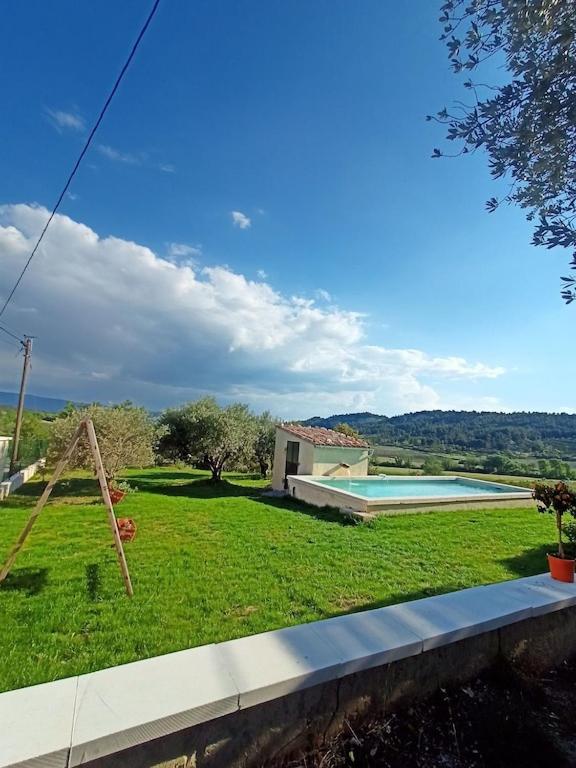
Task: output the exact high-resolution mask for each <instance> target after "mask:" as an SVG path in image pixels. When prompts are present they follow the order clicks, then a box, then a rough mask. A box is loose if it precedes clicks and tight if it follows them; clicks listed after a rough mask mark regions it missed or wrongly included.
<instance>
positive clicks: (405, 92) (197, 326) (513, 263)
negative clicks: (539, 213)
mask: <svg viewBox="0 0 576 768" xmlns="http://www.w3.org/2000/svg"><path fill="white" fill-rule="evenodd" d="M3 11H4V18H5V20H7V21H8V22H9V23H5V24H4V25H3V27H2V30H1V31H0V45H1V50H2V58H3V64H2V67H1V70H0V80H1V87H2V96H3V107H4V110H3V114H4V119H3V120H2V121H1V122H0V164H1V168H2V173H1V174H0V204H2V205H3V206H4V208H3V209H2V216H1V217H0V225H2V228H1V229H0V294H2V295H5V293H6V291H7V290H8V288H9V287H10V283H11V281H12V280H13V278H14V277H15V276H16V274H17V272H18V267H19V266H21V264H22V263H23V260H24V258H25V255H26V249H27V248H28V247H29V245H30V243H31V242H33V237H34V234H35V232H37V231H38V228H39V227H41V225H42V222H43V220H44V218H43V217H45V215H46V214H45V212H44V211H43V207H48V208H49V207H50V206H51V205H52V204H53V201H54V199H55V197H56V195H57V192H58V190H59V188H60V186H61V184H62V181H63V178H64V177H65V175H66V173H67V171H68V169H69V167H70V166H71V164H72V162H73V161H74V159H75V157H76V155H77V153H78V151H79V148H80V147H81V145H82V141H83V139H84V138H85V135H86V127H87V126H89V125H90V124H91V122H92V121H93V120H94V117H95V115H96V114H97V112H98V110H99V108H100V106H101V104H102V102H103V99H104V97H105V95H106V93H107V90H108V89H109V87H110V85H111V83H112V82H113V80H114V78H115V76H116V74H117V72H118V70H119V67H120V66H121V64H122V62H123V59H124V58H125V56H126V54H127V50H128V48H129V45H130V44H131V42H132V41H133V39H134V37H135V34H136V31H137V29H138V28H139V26H140V24H141V23H142V21H143V18H144V16H145V13H146V11H147V4H146V3H144V2H142V0H138V1H136V0H125V1H124V2H122V3H117V2H111V1H110V0H101V2H99V3H77V2H73V1H72V0H60V2H59V3H57V4H53V3H45V2H41V1H40V0H29V2H27V3H25V4H24V3H20V2H16V0H7V1H6V2H5V4H4V6H3ZM437 15H438V13H437V4H436V3H434V2H430V0H414V2H412V3H410V7H409V10H408V9H407V6H406V5H405V4H392V3H383V2H382V1H381V0H361V2H358V3H350V2H349V1H348V0H326V1H321V0H315V1H314V2H309V0H306V2H304V0H291V2H290V3H281V2H276V1H273V2H264V1H260V0H252V1H251V2H249V1H248V0H240V1H239V2H230V0H226V2H224V0H210V1H208V0H198V1H195V2H187V1H185V0H164V2H162V3H161V6H160V10H159V12H158V15H157V17H156V19H155V20H154V22H153V25H152V27H151V28H150V30H149V33H148V35H147V37H146V38H145V40H144V42H143V44H142V47H141V49H140V51H139V53H138V55H137V58H136V60H135V61H134V63H133V66H132V68H131V70H130V71H129V73H128V76H127V78H126V80H125V81H124V82H123V84H122V86H121V89H120V91H119V93H118V95H117V98H116V100H115V101H114V103H113V105H112V108H111V110H110V112H109V113H108V115H107V117H106V119H105V122H104V123H103V125H102V127H101V129H100V132H99V133H98V135H97V137H96V140H95V144H94V147H93V149H92V150H91V152H90V154H89V156H88V157H87V158H86V161H85V164H84V166H83V167H82V169H81V171H80V173H79V175H78V177H77V179H76V181H75V183H74V186H73V188H72V190H71V191H72V194H71V196H69V197H68V198H67V199H66V201H65V204H64V206H63V208H62V209H61V213H62V214H64V215H65V216H66V217H69V219H68V218H63V219H61V220H60V221H59V222H56V224H57V226H55V228H54V231H53V232H52V234H51V237H50V238H49V239H48V240H47V242H46V246H45V248H44V249H43V251H42V253H41V254H40V256H39V258H38V260H37V262H35V263H34V265H33V267H32V269H31V271H30V274H29V276H27V278H26V281H25V283H24V284H23V287H22V290H21V291H19V292H18V294H17V296H16V300H15V302H14V305H13V306H11V308H10V310H9V311H8V312H7V314H6V315H5V317H4V320H5V322H6V324H8V325H9V326H10V327H12V328H14V329H16V330H18V331H19V332H27V333H35V334H36V335H37V336H38V337H39V338H38V341H37V343H36V350H35V369H34V374H33V379H32V382H31V384H30V389H31V391H34V392H36V393H38V394H46V395H54V396H63V397H75V398H81V399H92V398H97V399H100V400H103V401H107V400H115V399H125V398H132V399H134V400H136V401H139V402H143V403H145V404H147V405H150V406H152V407H162V406H164V405H168V404H171V403H175V402H181V401H182V400H185V399H188V398H192V397H195V396H198V395H200V394H205V393H207V392H211V393H214V394H215V395H217V396H218V397H219V398H220V399H221V400H223V401H226V400H230V399H237V398H239V399H244V400H247V401H249V402H250V403H251V404H252V405H253V406H254V407H255V408H256V409H258V410H260V409H261V408H264V407H269V408H271V409H272V410H274V411H275V412H276V413H278V414H279V415H282V416H294V417H305V416H309V415H313V414H321V415H322V414H328V413H331V412H334V411H337V412H338V411H342V412H345V411H349V410H356V409H364V408H366V409H369V410H374V411H376V412H384V413H389V414H391V413H397V412H402V411H405V410H412V409H420V408H428V407H440V408H450V407H458V408H459V407H463V408H468V409H470V408H490V409H506V410H510V409H522V410H560V409H570V408H572V407H573V406H572V403H573V399H572V396H571V393H572V389H573V387H572V384H571V380H572V378H573V375H574V373H575V370H574V369H575V365H574V363H572V362H570V361H568V362H567V363H564V362H563V358H564V357H565V356H566V351H567V350H568V349H569V341H571V339H569V334H570V333H571V331H572V326H573V312H574V310H572V309H571V308H566V307H565V306H564V305H563V303H562V302H561V300H560V298H559V275H560V274H562V273H564V272H565V269H566V267H565V263H566V261H567V260H568V254H566V253H562V252H561V251H559V252H548V251H545V250H541V249H540V250H539V249H535V248H533V247H532V246H530V237H531V229H530V225H529V224H527V223H526V222H525V221H524V219H523V215H522V213H521V212H520V211H519V210H516V209H507V210H501V211H498V212H497V213H496V214H493V215H488V214H487V213H485V212H484V202H485V200H486V199H487V198H488V197H491V196H492V195H494V194H497V193H498V187H497V185H496V184H495V183H494V182H493V181H492V180H491V179H490V177H489V175H488V171H487V164H486V160H485V157H484V156H481V155H478V156H476V157H468V158H461V159H457V160H448V159H446V160H432V159H431V158H430V154H431V150H432V148H433V147H434V146H442V144H443V136H442V131H441V129H440V128H439V127H438V126H434V125H433V124H430V123H427V122H425V115H426V114H427V113H430V112H434V111H437V110H438V109H440V108H441V107H443V106H444V105H446V104H450V103H451V102H452V101H453V100H454V99H458V98H463V97H465V93H464V92H463V89H462V88H461V84H460V80H459V79H458V78H457V77H455V76H454V75H453V74H452V73H451V72H450V70H449V66H448V62H447V58H446V54H445V50H444V48H443V45H442V44H441V43H440V42H439V41H438V35H439V31H440V29H439V24H438V22H437ZM14 206H17V207H14ZM18 206H19V207H18ZM31 206H35V207H31ZM234 212H236V213H234ZM2 233H3V235H4V237H3V238H2V236H1V235H2ZM98 238H100V240H98ZM89 241H90V243H91V245H90V246H89V247H88V245H86V244H87V242H89ZM79 243H80V245H79ZM129 243H132V244H134V245H133V247H132V249H131V248H130V247H128V244H129ZM84 246H86V248H84ZM138 249H140V250H138ZM146 249H150V250H146ZM154 260H156V261H154ZM173 267H174V268H173ZM158 270H160V272H161V273H162V275H163V279H162V280H158V279H157V273H158ZM79 317H81V319H79ZM1 349H2V351H1V352H0V354H1V355H3V357H2V358H0V364H1V370H0V387H2V388H3V389H14V387H15V382H16V381H17V374H18V361H17V360H15V359H14V357H13V353H11V351H10V349H9V348H8V347H7V346H6V345H4V344H3V345H1ZM559 361H562V365H563V371H562V375H558V374H557V373H556V370H557V366H558V362H559Z"/></svg>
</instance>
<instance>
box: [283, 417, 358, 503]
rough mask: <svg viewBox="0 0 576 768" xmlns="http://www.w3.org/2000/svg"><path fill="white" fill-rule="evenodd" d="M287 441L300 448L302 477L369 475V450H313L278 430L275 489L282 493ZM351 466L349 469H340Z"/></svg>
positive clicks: (299, 471) (300, 440) (305, 441)
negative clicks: (344, 465)
mask: <svg viewBox="0 0 576 768" xmlns="http://www.w3.org/2000/svg"><path fill="white" fill-rule="evenodd" d="M288 441H291V442H295V443H299V444H300V454H299V465H298V474H299V475H345V476H355V477H358V476H364V475H367V474H368V456H369V451H368V449H366V448H340V447H329V446H314V445H312V443H310V442H309V441H308V440H302V439H301V438H298V437H296V435H291V434H290V433H289V432H285V431H284V430H283V429H282V428H281V427H276V445H275V448H274V468H273V471H272V488H274V490H277V491H280V490H282V489H283V488H284V471H285V468H286V445H287V443H288ZM341 464H349V465H350V466H349V468H344V467H342V466H340V465H341Z"/></svg>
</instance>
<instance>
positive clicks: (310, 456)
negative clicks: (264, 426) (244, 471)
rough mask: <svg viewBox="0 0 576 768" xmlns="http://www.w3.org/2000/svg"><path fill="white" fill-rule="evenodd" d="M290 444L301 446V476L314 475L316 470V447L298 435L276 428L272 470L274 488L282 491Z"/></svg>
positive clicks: (299, 466)
mask: <svg viewBox="0 0 576 768" xmlns="http://www.w3.org/2000/svg"><path fill="white" fill-rule="evenodd" d="M288 441H290V442H294V443H299V444H300V452H299V465H298V474H299V475H312V474H313V471H312V470H313V468H314V446H313V445H312V443H309V442H308V441H307V440H301V439H300V438H298V437H296V435H291V434H290V433H289V432H285V431H284V430H283V429H282V428H281V427H276V445H275V447H274V467H273V469H272V488H274V490H276V491H281V490H283V488H284V471H285V469H286V445H287V443H288Z"/></svg>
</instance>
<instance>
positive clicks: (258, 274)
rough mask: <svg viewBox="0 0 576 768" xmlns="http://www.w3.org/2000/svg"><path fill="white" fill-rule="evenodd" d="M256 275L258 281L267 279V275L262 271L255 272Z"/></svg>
mask: <svg viewBox="0 0 576 768" xmlns="http://www.w3.org/2000/svg"><path fill="white" fill-rule="evenodd" d="M256 275H257V277H258V279H259V280H266V278H267V277H268V274H267V273H266V271H265V270H264V269H259V270H258V271H257V272H256Z"/></svg>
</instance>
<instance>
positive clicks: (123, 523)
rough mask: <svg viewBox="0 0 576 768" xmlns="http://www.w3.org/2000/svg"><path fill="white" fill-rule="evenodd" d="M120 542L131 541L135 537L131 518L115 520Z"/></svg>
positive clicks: (134, 524) (134, 525)
mask: <svg viewBox="0 0 576 768" xmlns="http://www.w3.org/2000/svg"><path fill="white" fill-rule="evenodd" d="M116 525H117V526H118V533H119V534H120V541H133V540H134V538H135V536H136V523H135V522H134V520H132V518H131V517H119V518H118V519H117V520H116Z"/></svg>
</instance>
